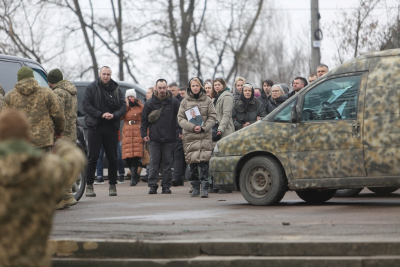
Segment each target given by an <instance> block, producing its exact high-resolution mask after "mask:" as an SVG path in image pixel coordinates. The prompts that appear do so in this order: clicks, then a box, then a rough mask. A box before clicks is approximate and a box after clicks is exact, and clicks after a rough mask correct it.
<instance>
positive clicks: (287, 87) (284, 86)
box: [280, 83, 289, 94]
mask: <svg viewBox="0 0 400 267" xmlns="http://www.w3.org/2000/svg"><path fill="white" fill-rule="evenodd" d="M280 86H281V88H282V89H283V91H285V94H287V93H289V86H288V85H287V84H286V83H281V84H280Z"/></svg>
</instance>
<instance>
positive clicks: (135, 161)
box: [125, 157, 140, 170]
mask: <svg viewBox="0 0 400 267" xmlns="http://www.w3.org/2000/svg"><path fill="white" fill-rule="evenodd" d="M139 160H140V158H138V157H134V158H126V159H125V161H126V165H128V167H129V169H130V170H132V168H137V167H139Z"/></svg>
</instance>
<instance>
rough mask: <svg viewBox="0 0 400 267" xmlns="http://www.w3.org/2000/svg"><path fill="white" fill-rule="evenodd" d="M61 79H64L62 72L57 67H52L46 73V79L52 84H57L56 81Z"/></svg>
mask: <svg viewBox="0 0 400 267" xmlns="http://www.w3.org/2000/svg"><path fill="white" fill-rule="evenodd" d="M63 79H64V77H63V74H62V72H61V70H59V69H53V70H51V71H50V72H49V74H48V75H47V81H48V82H49V83H52V84H57V83H58V82H60V81H62V80H63Z"/></svg>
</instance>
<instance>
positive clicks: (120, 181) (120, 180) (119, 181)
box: [118, 175, 125, 184]
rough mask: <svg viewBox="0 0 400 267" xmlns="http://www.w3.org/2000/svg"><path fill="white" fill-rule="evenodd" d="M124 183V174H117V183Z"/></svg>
mask: <svg viewBox="0 0 400 267" xmlns="http://www.w3.org/2000/svg"><path fill="white" fill-rule="evenodd" d="M124 183H125V176H124V175H120V176H119V180H118V184H124Z"/></svg>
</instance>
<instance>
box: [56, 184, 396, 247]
mask: <svg viewBox="0 0 400 267" xmlns="http://www.w3.org/2000/svg"><path fill="white" fill-rule="evenodd" d="M189 188H190V186H189V183H185V186H184V187H172V188H171V189H172V194H171V195H163V194H161V193H160V191H161V190H160V188H159V194H157V195H148V194H147V191H148V187H147V184H144V183H139V185H138V186H136V187H130V186H129V183H128V182H126V183H125V184H122V185H117V191H118V196H117V197H109V196H108V184H105V185H95V192H96V194H97V197H95V198H87V197H85V196H84V197H83V198H82V199H81V200H80V201H79V203H78V204H77V205H75V206H73V207H71V208H69V209H67V210H62V211H56V214H55V217H54V226H53V231H52V234H51V238H57V239H59V238H68V239H69V238H73V239H82V238H99V239H101V238H105V239H119V238H122V239H126V238H129V239H132V238H133V239H151V240H166V239H168V240H172V239H173V240H186V239H192V240H210V239H214V240H228V239H234V238H235V239H240V240H253V241H257V240H270V241H274V240H276V241H279V240H282V241H285V240H291V241H295V240H299V241H301V240H307V241H312V240H314V241H317V240H324V241H348V240H349V239H351V240H352V241H363V240H365V241H366V240H374V241H391V240H392V241H400V191H397V192H395V193H393V194H391V195H390V196H388V197H377V196H376V195H375V194H373V193H371V192H370V191H369V190H367V189H364V190H363V191H362V192H361V193H360V195H359V196H358V197H354V198H333V199H331V200H330V201H329V202H327V203H326V204H324V205H310V204H307V203H305V202H303V201H302V200H301V199H299V198H298V197H297V195H296V194H295V193H294V192H287V193H286V196H285V198H284V199H283V200H282V201H281V203H280V204H279V205H277V206H271V207H258V206H251V205H249V204H248V203H247V202H246V201H245V200H244V198H243V197H242V195H241V194H240V192H234V193H232V194H210V197H209V198H208V199H201V198H191V197H190V196H189V193H188V191H189ZM283 223H284V224H285V225H284V224H283Z"/></svg>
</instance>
